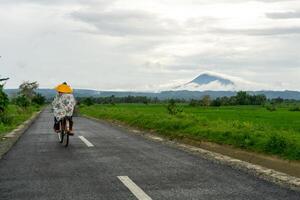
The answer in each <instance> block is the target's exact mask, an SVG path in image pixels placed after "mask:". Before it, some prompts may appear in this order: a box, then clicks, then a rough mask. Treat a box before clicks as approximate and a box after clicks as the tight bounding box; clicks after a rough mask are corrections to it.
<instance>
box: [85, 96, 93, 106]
mask: <svg viewBox="0 0 300 200" xmlns="http://www.w3.org/2000/svg"><path fill="white" fill-rule="evenodd" d="M82 103H83V104H84V105H86V106H91V105H93V104H94V101H93V99H92V98H90V97H88V98H85V99H84V100H83V101H82Z"/></svg>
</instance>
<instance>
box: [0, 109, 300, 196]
mask: <svg viewBox="0 0 300 200" xmlns="http://www.w3.org/2000/svg"><path fill="white" fill-rule="evenodd" d="M52 123H53V122H52V115H51V113H50V112H49V110H45V111H43V112H42V114H41V115H40V117H39V118H38V119H37V121H36V122H35V123H34V124H33V125H32V126H31V127H30V128H29V129H28V130H27V131H26V132H25V134H24V135H23V136H22V137H21V138H20V140H19V141H18V142H17V143H16V144H15V146H14V147H13V148H12V149H11V150H10V151H9V152H8V153H7V154H6V155H5V156H4V158H3V159H2V160H0V199H1V200H2V199H14V200H18V199H30V200H35V199H36V200H41V199H53V200H61V199H64V200H65V199H72V200H77V199H78V200H89V199H97V200H99V199H108V200H114V199H120V200H125V199H172V200H175V199H180V200H183V199H205V200H209V199H213V200H216V199H231V200H232V199H253V200H257V199H260V200H262V199H270V200H271V199H272V200H274V199H278V200H279V199H280V200H282V199H288V200H293V199H295V200H296V199H297V200H299V199H300V193H299V192H295V191H291V190H288V189H285V188H281V187H279V186H277V185H275V184H272V183H269V182H267V181H264V180H260V179H258V178H256V177H254V176H252V175H249V174H247V173H244V172H241V171H238V170H235V169H232V168H230V167H228V166H223V165H219V164H216V163H213V162H212V161H208V160H205V159H203V158H201V157H200V156H198V155H194V154H190V153H188V152H185V151H182V150H179V149H176V148H174V147H170V146H167V145H164V144H161V143H157V142H154V141H150V140H146V139H144V138H143V137H141V136H138V135H134V134H130V133H128V132H127V131H126V130H123V129H121V128H119V127H114V126H112V125H109V124H106V123H100V122H96V121H92V120H88V119H85V118H75V129H76V136H74V137H72V138H71V140H70V146H69V147H68V148H64V147H63V146H62V145H61V144H59V143H58V138H57V135H56V134H54V133H53V130H52ZM79 136H80V137H79Z"/></svg>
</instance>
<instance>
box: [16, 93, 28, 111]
mask: <svg viewBox="0 0 300 200" xmlns="http://www.w3.org/2000/svg"><path fill="white" fill-rule="evenodd" d="M15 103H16V105H17V106H19V107H21V108H27V107H28V106H30V100H29V99H28V98H27V97H26V96H25V95H21V96H18V97H17V98H16V99H15Z"/></svg>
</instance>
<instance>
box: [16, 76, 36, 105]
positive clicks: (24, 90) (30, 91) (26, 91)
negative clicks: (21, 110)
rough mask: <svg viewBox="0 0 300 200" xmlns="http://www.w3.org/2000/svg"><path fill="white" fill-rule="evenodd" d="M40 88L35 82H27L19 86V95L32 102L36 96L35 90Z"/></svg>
mask: <svg viewBox="0 0 300 200" xmlns="http://www.w3.org/2000/svg"><path fill="white" fill-rule="evenodd" d="M38 87H39V84H38V83H37V82H36V81H35V82H29V81H25V82H23V83H22V84H21V85H20V86H19V94H20V95H21V96H22V95H24V96H25V97H27V98H28V99H29V100H30V101H31V100H32V99H33V97H34V96H35V95H36V93H35V90H36V89H37V88H38Z"/></svg>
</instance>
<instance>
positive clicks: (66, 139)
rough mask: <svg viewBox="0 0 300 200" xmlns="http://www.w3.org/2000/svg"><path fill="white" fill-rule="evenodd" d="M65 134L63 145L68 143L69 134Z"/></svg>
mask: <svg viewBox="0 0 300 200" xmlns="http://www.w3.org/2000/svg"><path fill="white" fill-rule="evenodd" d="M65 135H66V138H65V140H64V141H63V144H64V145H65V147H67V146H68V145H69V134H65Z"/></svg>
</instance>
